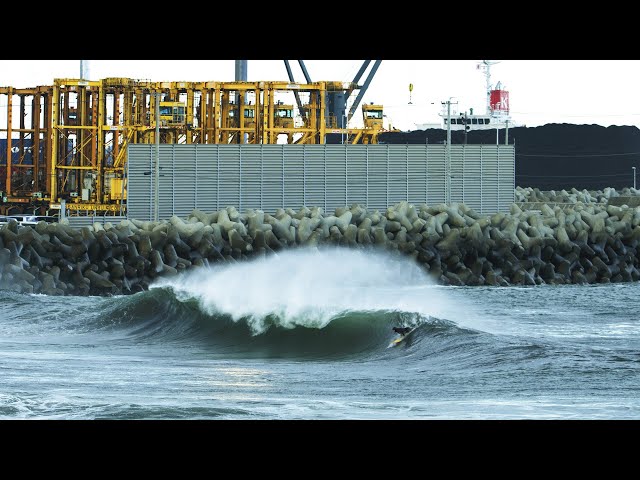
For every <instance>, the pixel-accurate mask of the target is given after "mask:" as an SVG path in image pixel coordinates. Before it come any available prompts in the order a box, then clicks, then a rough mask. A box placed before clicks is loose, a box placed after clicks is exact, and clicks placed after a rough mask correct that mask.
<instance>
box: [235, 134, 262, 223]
mask: <svg viewBox="0 0 640 480" xmlns="http://www.w3.org/2000/svg"><path fill="white" fill-rule="evenodd" d="M262 147H263V146H262V145H242V148H241V155H242V156H241V162H240V178H241V180H242V183H241V189H240V192H239V195H240V203H241V206H238V207H237V208H238V210H239V211H240V212H244V211H246V210H247V209H260V207H261V197H262V154H263V148H262Z"/></svg>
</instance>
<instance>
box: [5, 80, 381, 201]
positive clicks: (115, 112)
mask: <svg viewBox="0 0 640 480" xmlns="http://www.w3.org/2000/svg"><path fill="white" fill-rule="evenodd" d="M347 87H348V88H347ZM352 87H353V85H351V84H349V85H346V86H345V84H344V83H343V82H310V83H307V84H300V83H293V82H278V81H274V82H264V81H260V82H241V81H237V82H215V81H210V82H149V81H139V80H133V79H129V78H105V79H102V80H96V81H93V80H92V81H88V80H79V79H55V80H54V84H53V85H51V86H39V87H35V88H26V89H16V88H13V87H0V108H1V109H0V182H1V184H0V190H2V197H1V200H3V202H0V213H4V214H6V213H20V212H21V211H27V210H28V211H29V213H32V212H33V213H40V214H47V213H48V210H49V208H52V206H53V207H55V206H56V205H59V203H60V201H61V200H63V199H64V200H66V201H67V202H66V203H67V208H68V209H69V210H70V211H71V212H74V211H75V212H77V213H79V212H83V211H84V212H100V213H101V214H120V213H122V212H123V208H124V205H125V203H126V179H125V178H124V173H125V163H126V151H127V145H129V144H131V143H155V142H156V138H155V137H156V131H155V127H156V121H158V122H159V127H160V128H159V134H160V138H159V139H158V141H159V142H160V143H178V144H181V143H185V144H192V143H201V144H230V143H236V144H243V143H250V144H274V143H279V141H281V138H285V137H286V142H287V143H296V144H323V143H325V139H326V135H327V134H328V133H340V132H346V133H347V134H348V139H349V143H377V135H378V133H379V132H380V131H383V130H382V129H381V116H382V111H381V108H380V109H379V113H377V112H378V110H376V109H374V108H373V107H380V106H373V105H369V106H366V107H365V106H363V114H365V127H364V128H362V129H337V130H336V129H335V128H334V125H332V124H331V121H332V119H331V118H329V116H328V114H327V112H328V111H329V109H328V101H329V100H328V99H330V98H332V97H331V95H340V94H341V92H340V89H345V92H349V91H350V90H349V89H350V88H352ZM292 94H295V95H296V98H297V99H300V103H299V109H298V111H297V113H298V115H300V117H301V119H302V121H300V122H299V123H297V124H296V121H295V118H296V110H295V109H294V107H293V106H292V105H291V104H290V102H287V101H286V99H288V98H290V96H291V95H292ZM345 94H346V93H345ZM283 100H285V101H283ZM156 102H159V105H158V107H159V113H160V116H159V118H158V119H156V115H155V112H156ZM365 112H366V113H365ZM378 115H379V116H380V118H377V116H378ZM378 120H380V122H378ZM3 139H4V140H3ZM8 139H11V141H9V140H8ZM36 211H38V212H36Z"/></svg>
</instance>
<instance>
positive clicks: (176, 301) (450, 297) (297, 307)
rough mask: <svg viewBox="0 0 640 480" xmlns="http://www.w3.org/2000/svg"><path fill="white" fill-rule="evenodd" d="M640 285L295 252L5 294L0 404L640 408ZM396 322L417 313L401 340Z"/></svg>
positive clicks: (178, 414) (20, 415)
mask: <svg viewBox="0 0 640 480" xmlns="http://www.w3.org/2000/svg"><path fill="white" fill-rule="evenodd" d="M639 299H640V284H639V283H637V282H636V283H616V284H598V285H558V286H550V285H540V286H531V287H454V286H442V285H437V284H436V283H435V282H434V281H432V280H431V278H430V277H429V275H428V274H427V273H426V272H425V271H424V270H422V268H421V267H420V266H418V265H417V264H415V263H414V262H412V261H411V260H410V259H408V258H406V257H401V256H398V255H391V254H386V253H380V252H378V253H374V252H372V251H364V250H357V249H345V248H343V249H338V248H333V249H331V248H324V249H320V250H317V249H316V250H307V249H302V248H300V249H291V250H288V251H284V252H280V253H278V254H276V255H272V256H270V257H266V258H262V259H256V260H252V261H247V262H243V263H233V264H230V263H224V264H223V263H220V264H216V265H214V266H213V267H211V268H208V269H205V268H201V269H198V270H193V271H189V272H188V273H186V274H184V275H182V276H178V277H172V278H170V279H164V280H163V281H161V282H159V283H156V284H153V285H151V287H150V289H149V291H145V292H140V293H137V294H135V295H128V296H116V297H61V296H46V295H28V294H17V293H15V292H10V291H0V377H1V382H0V419H3V420H12V419H38V420H40V419H46V420H69V419H75V420H82V419H84V420H97V419H116V420H133V419H137V420H165V419H167V420H398V419H401V420H439V419H440V420H441V419H449V420H451V419H455V420H458V419H459V420H490V419H504V420H509V419H531V420H540V419H548V420H556V419H586V420H592V419H593V420H596V419H601V420H628V419H638V418H640V319H639V316H638V310H639V309H638V307H639V306H640V300H639ZM394 326H416V327H418V328H417V329H416V330H415V331H414V332H413V333H412V334H411V336H409V337H407V339H405V340H404V341H403V342H401V343H400V344H399V345H397V346H394V347H389V344H390V342H391V341H392V340H393V339H394V338H396V334H395V333H394V332H393V331H392V328H393V327H394Z"/></svg>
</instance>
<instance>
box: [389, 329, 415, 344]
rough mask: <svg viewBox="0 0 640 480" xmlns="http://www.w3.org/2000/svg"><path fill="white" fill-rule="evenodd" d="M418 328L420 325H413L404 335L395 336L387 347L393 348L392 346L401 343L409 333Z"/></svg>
mask: <svg viewBox="0 0 640 480" xmlns="http://www.w3.org/2000/svg"><path fill="white" fill-rule="evenodd" d="M416 328H418V327H413V328H412V329H411V330H409V331H408V332H407V333H405V334H404V335H400V336H399V337H398V338H394V339H393V340H391V343H390V344H389V345H388V346H387V348H391V347H395V346H396V345H400V344H401V343H402V341H403V340H404V339H405V338H407V337H408V336H409V335H411V334H412V333H413V332H414V331H415V329H416Z"/></svg>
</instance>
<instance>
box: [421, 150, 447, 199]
mask: <svg viewBox="0 0 640 480" xmlns="http://www.w3.org/2000/svg"><path fill="white" fill-rule="evenodd" d="M426 154H427V202H426V203H427V205H438V204H440V203H444V200H445V183H446V182H445V166H446V147H445V146H444V145H427V146H426Z"/></svg>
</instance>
